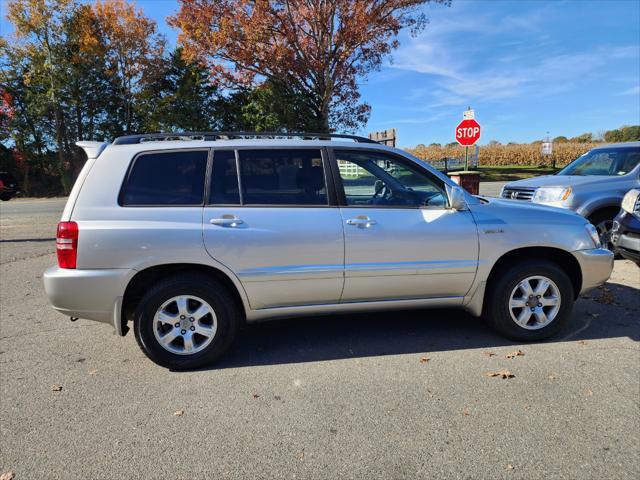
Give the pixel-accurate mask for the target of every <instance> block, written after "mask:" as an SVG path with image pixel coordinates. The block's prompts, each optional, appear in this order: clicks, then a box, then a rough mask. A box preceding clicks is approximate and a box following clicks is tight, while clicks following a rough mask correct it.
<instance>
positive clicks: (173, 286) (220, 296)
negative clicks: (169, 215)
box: [134, 274, 240, 370]
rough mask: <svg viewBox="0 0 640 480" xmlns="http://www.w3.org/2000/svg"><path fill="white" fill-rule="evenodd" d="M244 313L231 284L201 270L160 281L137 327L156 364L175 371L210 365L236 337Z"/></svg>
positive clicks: (138, 317)
mask: <svg viewBox="0 0 640 480" xmlns="http://www.w3.org/2000/svg"><path fill="white" fill-rule="evenodd" d="M239 318H240V315H239V312H238V308H237V306H236V305H235V302H234V301H233V299H232V297H231V295H230V294H229V293H228V292H227V290H226V288H225V287H224V286H223V285H221V284H220V283H218V282H216V281H215V280H213V279H211V278H209V277H207V276H204V275H198V274H186V275H181V276H176V277H171V278H168V279H166V280H162V281H160V282H158V283H156V284H155V285H154V286H153V287H151V289H150V290H149V291H148V292H147V293H146V294H145V296H144V297H143V298H142V300H141V301H140V303H139V305H138V308H137V310H136V315H135V323H134V332H135V337H136V340H137V341H138V345H140V348H142V350H143V351H144V353H145V354H146V355H147V356H148V357H149V358H150V359H151V360H152V361H154V362H155V363H157V364H158V365H161V366H163V367H167V368H170V369H173V370H186V369H193V368H199V367H203V366H206V365H210V364H211V363H213V362H215V361H216V360H217V359H219V358H220V357H221V356H222V355H223V354H224V353H225V352H226V351H227V349H228V348H229V346H230V345H231V343H232V341H233V339H234V338H235V336H236V332H237V329H238V323H239Z"/></svg>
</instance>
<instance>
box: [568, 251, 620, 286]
mask: <svg viewBox="0 0 640 480" xmlns="http://www.w3.org/2000/svg"><path fill="white" fill-rule="evenodd" d="M573 255H574V256H575V257H576V259H577V260H578V263H579V264H580V270H581V271H582V289H581V290H580V293H581V294H582V293H584V292H586V291H588V290H591V289H592V288H594V287H597V286H598V285H602V284H603V283H604V282H606V281H607V280H608V279H609V277H610V276H611V272H612V271H613V253H612V252H610V251H609V250H606V249H604V248H594V249H591V250H579V251H577V252H573Z"/></svg>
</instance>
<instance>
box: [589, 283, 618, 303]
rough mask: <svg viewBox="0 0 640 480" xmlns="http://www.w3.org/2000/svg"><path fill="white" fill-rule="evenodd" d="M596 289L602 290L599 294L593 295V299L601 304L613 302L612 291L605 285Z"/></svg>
mask: <svg viewBox="0 0 640 480" xmlns="http://www.w3.org/2000/svg"><path fill="white" fill-rule="evenodd" d="M598 289H599V290H600V291H601V292H602V293H601V294H600V295H597V296H595V297H593V299H594V300H595V301H596V302H598V303H602V304H603V305H611V304H612V303H613V302H614V298H613V293H611V290H609V289H608V288H607V287H605V286H600V287H598Z"/></svg>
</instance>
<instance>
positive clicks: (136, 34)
mask: <svg viewBox="0 0 640 480" xmlns="http://www.w3.org/2000/svg"><path fill="white" fill-rule="evenodd" d="M93 9H94V13H95V16H96V19H97V24H98V28H99V34H100V36H101V38H102V41H103V42H104V48H105V52H106V54H105V60H106V62H107V65H108V68H109V70H110V72H111V74H112V75H113V76H114V78H115V79H116V82H117V84H118V89H119V92H118V93H119V95H118V97H117V101H118V102H119V107H120V108H119V109H118V115H119V117H120V118H121V121H122V125H123V126H124V133H131V132H132V130H133V129H134V127H135V123H134V119H135V111H134V108H135V106H134V103H135V96H136V94H137V93H138V92H139V91H140V90H139V88H138V86H139V84H140V82H141V80H142V79H143V78H144V77H145V76H148V77H150V76H153V75H154V74H155V73H157V72H154V71H153V70H154V69H157V68H159V67H160V66H161V65H162V62H163V59H162V54H163V51H164V44H165V41H164V38H163V37H162V36H161V35H159V34H158V33H157V26H156V23H155V22H154V21H153V20H151V19H149V18H147V17H145V16H144V13H143V12H142V10H141V9H138V8H136V6H135V4H134V3H133V2H126V1H125V0H102V1H100V0H98V1H96V3H95V4H94V5H93Z"/></svg>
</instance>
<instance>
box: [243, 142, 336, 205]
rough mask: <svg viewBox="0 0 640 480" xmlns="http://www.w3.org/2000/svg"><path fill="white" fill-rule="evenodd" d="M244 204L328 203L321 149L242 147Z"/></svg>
mask: <svg viewBox="0 0 640 480" xmlns="http://www.w3.org/2000/svg"><path fill="white" fill-rule="evenodd" d="M238 155H239V160H240V184H241V187H242V203H243V204H245V205H327V203H328V202H327V190H326V187H325V178H324V169H323V167H322V155H321V153H320V150H312V149H299V150H294V149H291V150H289V149H287V150H277V149H269V150H239V151H238Z"/></svg>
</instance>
